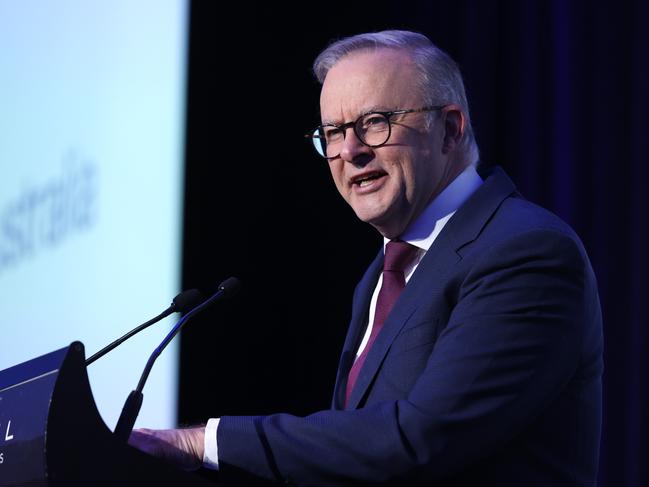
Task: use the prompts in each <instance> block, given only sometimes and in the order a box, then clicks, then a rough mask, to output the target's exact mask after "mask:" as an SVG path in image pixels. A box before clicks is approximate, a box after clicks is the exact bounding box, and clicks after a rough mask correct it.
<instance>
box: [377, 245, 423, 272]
mask: <svg viewBox="0 0 649 487" xmlns="http://www.w3.org/2000/svg"><path fill="white" fill-rule="evenodd" d="M416 252H417V247H415V246H414V245H410V244H409V243H407V242H402V241H401V240H392V241H391V242H388V244H387V245H386V246H385V260H384V262H383V270H385V271H399V272H404V271H405V269H406V267H407V266H408V264H409V263H410V262H411V261H412V259H413V258H414V256H415V253H416Z"/></svg>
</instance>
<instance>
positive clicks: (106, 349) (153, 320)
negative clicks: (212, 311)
mask: <svg viewBox="0 0 649 487" xmlns="http://www.w3.org/2000/svg"><path fill="white" fill-rule="evenodd" d="M174 311H175V306H170V307H168V308H167V309H166V310H164V311H163V312H162V313H160V314H159V315H158V316H156V317H155V318H151V319H150V320H149V321H147V322H146V323H142V324H141V325H140V326H138V327H137V328H135V329H133V330H131V331H129V332H128V333H127V334H125V335H123V336H121V337H120V338H118V339H117V340H115V341H114V342H113V343H111V344H109V345H106V346H105V347H104V348H102V349H101V350H99V351H98V352H97V353H95V354H94V355H92V356H91V357H89V358H87V359H86V367H87V366H88V365H90V364H91V363H93V362H94V361H95V360H97V359H99V358H101V357H103V356H104V355H106V354H107V353H108V352H110V351H111V350H113V349H114V348H116V347H118V346H119V345H121V344H122V343H123V342H125V341H126V340H128V339H129V338H131V337H132V336H133V335H135V334H137V333H140V332H141V331H142V330H144V329H145V328H148V327H149V326H151V325H153V324H155V323H157V322H158V321H160V320H162V319H164V318H166V317H167V316H169V315H170V314H171V313H173V312H174Z"/></svg>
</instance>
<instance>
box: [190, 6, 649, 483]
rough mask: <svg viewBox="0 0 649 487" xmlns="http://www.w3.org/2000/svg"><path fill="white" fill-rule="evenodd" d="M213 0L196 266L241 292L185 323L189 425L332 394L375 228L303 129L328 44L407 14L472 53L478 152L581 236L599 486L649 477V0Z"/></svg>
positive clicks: (194, 281) (200, 145)
mask: <svg viewBox="0 0 649 487" xmlns="http://www.w3.org/2000/svg"><path fill="white" fill-rule="evenodd" d="M214 3H215V2H207V1H200V0H195V1H194V2H192V16H191V17H192V31H191V39H190V49H191V56H190V75H189V83H188V99H189V109H188V132H187V177H186V194H187V196H186V207H185V247H184V278H183V279H184V284H185V285H186V286H187V287H190V286H202V287H209V285H210V283H212V284H213V283H216V282H217V281H218V280H219V279H221V278H225V277H227V276H228V275H231V274H234V275H237V276H239V277H241V278H242V280H243V281H244V285H245V290H244V292H242V294H241V296H240V297H239V299H238V300H235V301H234V302H233V303H230V304H227V305H224V306H222V307H220V308H219V309H217V310H213V311H211V312H210V313H208V314H206V316H205V317H203V318H202V320H203V321H202V324H200V323H199V324H197V325H196V326H194V327H193V328H191V329H188V330H187V331H186V332H185V333H184V335H183V339H182V351H181V356H182V360H181V382H180V411H179V417H180V420H181V421H182V422H196V421H204V420H205V419H206V418H207V417H211V416H218V415H221V414H251V413H255V414H257V413H267V412H273V411H280V410H281V411H288V412H294V413H296V414H306V413H308V412H310V411H314V410H316V409H319V408H324V407H327V406H328V401H329V395H330V391H331V388H332V386H333V380H334V373H335V368H336V364H337V359H338V353H339V350H340V347H341V346H342V340H343V337H344V334H345V329H346V326H347V320H348V317H349V304H350V302H351V293H352V290H353V287H354V285H355V284H356V281H357V280H358V279H359V278H360V276H361V275H362V272H363V270H364V268H365V266H366V265H367V263H368V262H369V261H370V260H371V258H372V257H373V255H374V253H375V252H376V250H377V249H378V247H379V244H380V240H379V239H378V238H377V236H376V235H375V234H374V232H373V230H371V229H370V228H369V227H368V228H365V226H363V225H362V224H361V223H359V222H357V221H356V220H355V218H354V216H353V214H352V213H351V211H350V210H349V209H348V208H347V207H346V206H345V204H344V202H342V200H341V199H340V198H339V196H338V195H337V193H336V191H335V189H334V187H333V184H332V183H331V181H330V180H329V175H328V170H327V167H326V164H324V163H322V162H321V161H319V160H318V159H317V157H316V156H315V155H314V154H313V153H312V149H311V148H310V147H309V146H308V145H307V144H306V142H305V141H304V140H303V137H302V136H303V134H304V133H305V132H306V131H307V130H308V129H310V128H311V126H314V125H316V123H317V122H318V92H319V87H318V85H317V84H316V83H315V81H314V80H313V78H312V75H311V74H310V72H309V69H310V64H311V62H312V60H313V58H314V57H315V55H317V53H318V51H319V50H320V49H321V48H323V47H324V46H325V45H326V44H327V42H328V41H329V40H330V39H333V38H337V37H341V36H345V35H351V34H355V33H358V32H363V31H372V30H381V29H385V28H405V29H411V30H417V31H420V32H423V33H424V34H426V35H428V36H429V37H430V38H431V39H432V40H433V42H435V43H436V44H438V45H439V46H440V47H441V48H443V49H444V50H446V51H447V52H449V53H450V54H451V55H452V56H453V57H454V58H455V59H456V60H457V61H458V63H459V64H460V66H461V68H462V71H463V74H464V76H465V81H466V86H467V91H468V96H469V103H470V105H471V107H472V118H473V121H474V126H475V131H476V135H477V140H478V144H479V145H480V149H481V161H482V164H485V165H494V164H498V165H502V166H504V167H505V169H506V170H507V171H508V172H509V173H510V175H511V176H512V178H513V179H514V181H515V182H516V183H517V185H518V187H519V189H520V190H521V192H522V193H523V194H524V195H525V196H526V197H527V198H529V199H530V200H532V201H535V202H537V203H539V204H541V205H542V206H545V207H546V208H548V209H550V210H551V211H553V212H555V213H557V214H558V215H560V216H561V217H562V218H563V219H565V220H566V221H567V222H568V223H570V224H571V225H572V226H573V227H574V228H575V230H576V231H577V233H578V234H579V235H580V236H581V238H582V240H583V241H584V244H585V246H586V248H587V250H588V252H589V254H590V257H591V261H592V264H593V267H594V269H595V272H596V274H597V276H598V281H599V287H600V296H601V300H602V308H603V313H604V319H605V375H604V425H603V426H604V428H603V439H602V450H601V461H600V485H601V486H607V487H614V486H644V485H649V471H648V467H647V459H648V458H649V440H648V438H647V437H648V435H649V420H648V416H649V412H648V411H649V401H648V398H647V396H648V389H649V385H648V378H649V374H648V372H649V364H648V362H647V358H646V351H647V350H648V349H649V332H648V331H647V327H646V326H645V325H644V321H645V318H644V317H645V316H646V314H647V301H648V300H649V296H648V295H647V284H646V283H645V276H647V275H649V272H648V271H649V266H648V264H647V255H646V254H647V251H648V250H647V243H648V242H647V238H648V233H647V225H648V223H647V220H648V217H647V212H648V210H649V202H648V201H647V192H646V191H645V189H644V186H645V184H646V181H647V168H646V164H647V162H648V157H647V153H648V150H649V147H647V138H648V135H649V134H647V130H648V128H649V123H648V122H647V118H646V117H647V113H649V98H648V95H647V91H648V90H649V33H648V30H649V2H646V1H644V0H636V1H635V2H634V1H620V0H618V1H616V2H613V1H608V2H604V1H585V0H584V1H565V0H547V1H545V0H539V1H524V0H520V1H514V0H512V1H479V0H474V1H471V0H456V1H454V2H447V1H416V2H404V1H400V2H347V3H344V2H343V3H341V2H337V3H336V2H335V3H328V2H324V3H322V2H320V3H312V4H304V3H302V4H294V5H293V6H288V5H282V4H279V3H264V4H259V5H255V4H250V3H241V4H238V5H235V10H234V11H230V10H228V13H227V14H226V13H225V10H224V9H223V7H221V6H216V5H214ZM304 316H308V317H309V318H308V319H307V320H304V318H302V319H301V320H300V319H298V317H304ZM215 323H220V324H221V325H219V326H216V325H215ZM206 384H207V385H206Z"/></svg>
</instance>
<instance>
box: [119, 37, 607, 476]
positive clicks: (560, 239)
mask: <svg viewBox="0 0 649 487" xmlns="http://www.w3.org/2000/svg"><path fill="white" fill-rule="evenodd" d="M314 68H315V72H316V76H317V77H318V79H319V80H320V82H322V83H323V87H322V93H321V116H322V125H321V126H319V127H317V128H316V129H315V130H314V131H313V133H311V134H310V136H311V138H312V140H313V142H314V146H315V148H316V150H317V151H318V153H319V154H320V155H321V156H322V157H325V158H326V159H327V160H328V163H329V165H330V169H331V173H332V176H333V180H334V182H335V184H336V186H337V188H338V190H339V192H340V193H341V195H342V196H343V198H344V199H345V200H346V201H347V202H348V203H349V205H350V206H351V207H352V209H353V210H354V212H355V213H356V215H357V216H358V217H359V218H360V219H361V220H363V221H364V222H367V223H369V224H371V225H372V226H373V227H374V228H376V229H377V230H378V231H379V232H380V233H381V234H382V235H383V236H384V239H385V243H384V247H383V248H382V249H381V251H380V252H379V253H378V255H377V257H376V259H375V260H374V262H373V263H372V264H371V266H370V267H369V269H368V270H367V272H366V274H365V276H364V277H363V279H362V280H361V282H360V283H359V285H358V287H357V288H356V291H355V294H354V302H353V311H352V320H351V324H350V327H349V331H348V334H347V338H346V340H345V344H344V347H343V353H342V356H341V360H340V366H339V369H338V375H337V380H336V386H335V390H334V398H333V403H332V408H331V409H330V410H327V411H321V412H317V413H315V414H313V415H310V416H307V417H304V418H301V417H295V416H291V415H287V414H276V415H270V416H259V417H241V416H239V417H223V418H220V419H218V420H210V422H209V423H208V425H207V427H206V428H202V427H201V428H194V429H189V430H170V431H150V430H142V431H139V432H136V433H134V435H133V437H132V439H131V442H132V443H133V444H134V445H136V446H138V447H140V448H142V449H143V450H145V451H149V452H151V453H154V454H157V455H160V456H164V457H167V458H170V459H173V460H174V461H176V462H178V463H180V464H181V465H184V466H185V467H198V466H200V465H201V464H205V465H206V466H208V467H212V468H218V469H219V471H220V472H221V473H220V476H221V478H222V479H223V480H224V481H232V482H233V483H237V482H239V483H244V484H245V483H248V482H252V480H253V479H255V480H259V479H265V480H270V481H283V482H289V483H291V482H292V483H295V484H297V485H322V486H324V485H350V484H363V483H365V484H393V485H444V486H446V485H472V486H473V485H499V486H503V485H507V486H523V485H524V486H537V485H538V486H550V485H551V486H563V485H566V486H567V485H578V486H582V485H583V486H587V485H594V483H595V478H596V472H597V460H598V450H599V436H600V419H601V407H600V404H601V373H602V324H601V314H600V307H599V300H598V296H597V286H596V282H595V278H594V275H593V272H592V269H591V267H590V264H589V262H588V258H587V256H586V253H585V251H584V249H583V246H582V244H581V243H580V241H579V239H578V238H577V236H576V235H575V234H574V232H573V231H572V230H571V229H570V228H569V227H568V226H567V225H566V224H565V223H563V222H562V221H560V220H559V219H558V218H557V217H555V216H554V215H552V214H550V213H549V212H547V211H545V210H543V209H541V208H539V207H537V206H535V205H533V204H532V203H529V202H528V201H526V200H525V199H523V198H522V197H521V196H520V194H519V193H518V192H517V191H516V189H515V187H514V185H513V184H512V182H511V181H510V180H509V178H508V177H507V176H506V175H505V174H504V172H503V171H502V170H500V169H498V168H496V169H495V170H492V171H491V172H489V173H487V174H484V175H483V176H484V177H481V176H480V175H478V172H477V170H476V164H477V158H478V150H477V146H476V143H475V140H474V138H473V134H472V131H471V126H470V120H469V110H468V105H467V102H466V97H465V94H464V87H463V84H462V79H461V76H460V74H459V71H458V69H457V66H456V65H455V63H454V62H453V61H452V60H451V59H450V58H449V57H448V56H447V55H446V54H444V53H443V52H442V51H440V50H439V49H437V48H436V47H435V46H433V45H432V44H431V43H430V41H429V40H428V39H427V38H425V37H424V36H422V35H419V34H415V33H411V32H403V31H386V32H381V33H376V34H363V35H359V36H354V37H352V38H348V39H343V40H341V41H338V42H336V43H334V44H332V45H331V46H329V47H328V48H327V49H326V50H325V51H324V52H323V53H322V54H321V55H320V56H319V57H318V59H317V60H316V62H315V65H314Z"/></svg>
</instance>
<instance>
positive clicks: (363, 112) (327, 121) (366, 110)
mask: <svg viewBox="0 0 649 487" xmlns="http://www.w3.org/2000/svg"><path fill="white" fill-rule="evenodd" d="M391 110H394V108H388V107H387V105H373V106H371V107H367V108H364V109H363V110H361V112H360V113H359V114H358V115H357V116H356V118H355V119H354V120H356V119H357V118H358V117H362V116H364V115H367V114H368V113H372V112H389V111H391ZM350 121H351V120H350ZM343 123H346V122H341V121H339V120H332V119H325V120H323V121H322V125H342V124H343Z"/></svg>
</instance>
